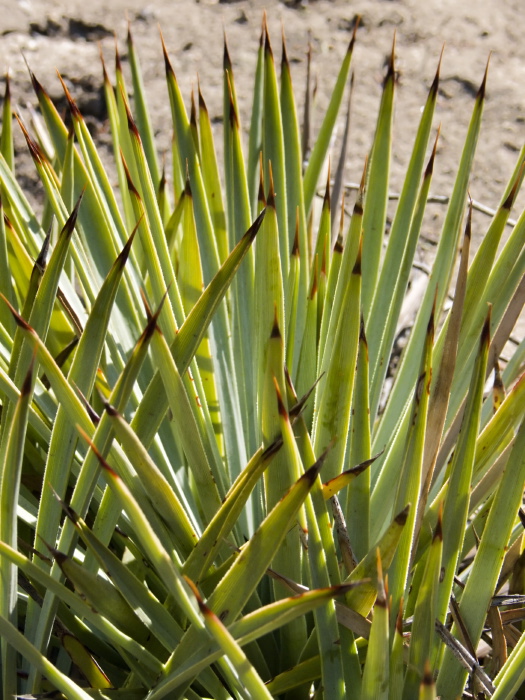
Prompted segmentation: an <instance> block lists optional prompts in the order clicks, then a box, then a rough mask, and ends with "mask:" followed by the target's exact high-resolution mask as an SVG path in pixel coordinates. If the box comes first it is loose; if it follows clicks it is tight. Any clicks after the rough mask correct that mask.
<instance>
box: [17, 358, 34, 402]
mask: <svg viewBox="0 0 525 700" xmlns="http://www.w3.org/2000/svg"><path fill="white" fill-rule="evenodd" d="M34 363H35V355H34V354H33V357H32V358H31V362H30V363H29V369H28V370H27V373H26V376H25V378H24V381H23V383H22V387H21V389H20V398H21V399H22V398H26V397H27V396H30V395H31V391H32V387H33V367H34Z"/></svg>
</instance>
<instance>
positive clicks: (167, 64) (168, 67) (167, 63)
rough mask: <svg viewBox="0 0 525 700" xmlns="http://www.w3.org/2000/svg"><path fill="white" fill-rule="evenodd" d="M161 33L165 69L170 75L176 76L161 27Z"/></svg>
mask: <svg viewBox="0 0 525 700" xmlns="http://www.w3.org/2000/svg"><path fill="white" fill-rule="evenodd" d="M159 34H160V43H161V46H162V55H163V57H164V69H165V71H166V75H167V76H168V77H170V76H171V77H173V78H175V71H174V70H173V66H172V65H171V61H170V57H169V55H168V49H167V47H166V43H165V41H164V36H163V35H162V31H161V30H160V27H159Z"/></svg>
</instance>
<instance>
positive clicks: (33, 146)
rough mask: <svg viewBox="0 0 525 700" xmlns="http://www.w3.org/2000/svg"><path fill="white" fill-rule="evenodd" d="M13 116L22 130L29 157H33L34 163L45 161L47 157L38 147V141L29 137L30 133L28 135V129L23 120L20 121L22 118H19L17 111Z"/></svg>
mask: <svg viewBox="0 0 525 700" xmlns="http://www.w3.org/2000/svg"><path fill="white" fill-rule="evenodd" d="M15 118H16V120H17V122H18V125H19V127H20V129H21V130H22V133H23V134H24V138H25V140H26V143H27V147H28V148H29V152H30V153H31V158H33V160H34V161H35V162H36V163H46V162H47V158H46V155H45V153H44V151H43V150H42V149H41V148H40V146H39V145H38V143H37V142H36V141H35V140H34V139H32V138H31V135H30V133H29V131H28V130H27V128H26V126H25V124H24V122H23V121H22V119H21V118H20V116H19V115H18V114H17V113H15Z"/></svg>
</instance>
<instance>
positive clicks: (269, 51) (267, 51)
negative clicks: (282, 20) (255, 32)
mask: <svg viewBox="0 0 525 700" xmlns="http://www.w3.org/2000/svg"><path fill="white" fill-rule="evenodd" d="M264 53H265V55H266V57H267V58H269V59H270V60H271V61H273V51H272V44H271V42H270V32H269V31H268V22H267V20H266V16H265V18H264Z"/></svg>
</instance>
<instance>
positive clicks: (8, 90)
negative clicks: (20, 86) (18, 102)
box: [4, 73, 11, 102]
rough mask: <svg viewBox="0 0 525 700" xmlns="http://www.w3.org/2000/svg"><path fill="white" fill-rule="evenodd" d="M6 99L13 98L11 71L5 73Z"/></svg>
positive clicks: (7, 100)
mask: <svg viewBox="0 0 525 700" xmlns="http://www.w3.org/2000/svg"><path fill="white" fill-rule="evenodd" d="M4 99H5V101H6V102H9V101H10V100H11V87H10V80H9V73H6V74H5V92H4Z"/></svg>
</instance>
